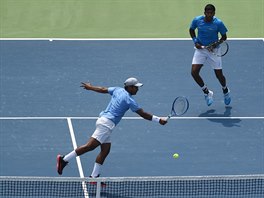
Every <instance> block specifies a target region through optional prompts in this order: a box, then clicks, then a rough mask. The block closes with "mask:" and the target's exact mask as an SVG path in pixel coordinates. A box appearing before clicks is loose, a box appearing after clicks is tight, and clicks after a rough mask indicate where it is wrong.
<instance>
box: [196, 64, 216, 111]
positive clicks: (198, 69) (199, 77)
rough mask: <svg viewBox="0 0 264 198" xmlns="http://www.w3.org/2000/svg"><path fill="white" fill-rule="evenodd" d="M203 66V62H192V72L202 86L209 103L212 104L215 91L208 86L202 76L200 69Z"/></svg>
mask: <svg viewBox="0 0 264 198" xmlns="http://www.w3.org/2000/svg"><path fill="white" fill-rule="evenodd" d="M202 66H203V65H202V64H192V71H191V74H192V77H193V79H194V80H195V82H196V83H197V84H198V85H199V86H200V87H201V89H202V91H203V92H204V96H205V100H206V103H207V105H208V106H210V105H211V104H212V103H213V92H212V91H210V90H209V89H208V88H207V86H206V85H205V83H204V81H203V79H202V77H201V76H200V70H201V68H202Z"/></svg>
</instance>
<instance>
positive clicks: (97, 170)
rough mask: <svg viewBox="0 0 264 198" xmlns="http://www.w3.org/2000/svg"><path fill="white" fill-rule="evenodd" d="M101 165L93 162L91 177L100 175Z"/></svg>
mask: <svg viewBox="0 0 264 198" xmlns="http://www.w3.org/2000/svg"><path fill="white" fill-rule="evenodd" d="M101 166H102V165H101V164H98V163H96V162H95V163H94V168H93V172H92V174H91V176H92V178H95V177H98V175H100V169H101Z"/></svg>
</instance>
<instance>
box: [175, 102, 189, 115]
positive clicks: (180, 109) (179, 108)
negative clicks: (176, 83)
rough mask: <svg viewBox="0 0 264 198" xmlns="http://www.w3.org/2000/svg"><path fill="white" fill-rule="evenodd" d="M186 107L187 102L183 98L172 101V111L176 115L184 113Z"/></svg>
mask: <svg viewBox="0 0 264 198" xmlns="http://www.w3.org/2000/svg"><path fill="white" fill-rule="evenodd" d="M187 109H188V103H187V102H186V100H184V99H179V100H177V101H176V102H175V103H174V112H175V114H176V115H182V114H184V113H185V112H186V111H187Z"/></svg>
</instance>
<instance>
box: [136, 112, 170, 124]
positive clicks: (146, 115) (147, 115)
mask: <svg viewBox="0 0 264 198" xmlns="http://www.w3.org/2000/svg"><path fill="white" fill-rule="evenodd" d="M136 113H137V114H138V115H140V116H141V117H142V118H144V119H146V120H152V121H157V122H159V123H160V124H161V125H165V124H166V123H167V121H166V120H165V119H163V118H159V117H157V116H155V115H151V114H150V113H147V112H145V111H144V110H143V109H139V110H137V111H136Z"/></svg>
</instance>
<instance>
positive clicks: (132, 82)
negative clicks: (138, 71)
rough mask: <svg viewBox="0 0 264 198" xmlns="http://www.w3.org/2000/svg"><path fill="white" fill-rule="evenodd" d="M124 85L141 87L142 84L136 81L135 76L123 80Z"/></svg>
mask: <svg viewBox="0 0 264 198" xmlns="http://www.w3.org/2000/svg"><path fill="white" fill-rule="evenodd" d="M124 84H125V86H136V87H142V86H143V84H142V83H140V82H138V79H136V78H128V79H126V81H125V82H124Z"/></svg>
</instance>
